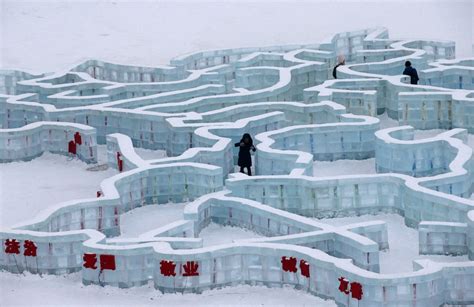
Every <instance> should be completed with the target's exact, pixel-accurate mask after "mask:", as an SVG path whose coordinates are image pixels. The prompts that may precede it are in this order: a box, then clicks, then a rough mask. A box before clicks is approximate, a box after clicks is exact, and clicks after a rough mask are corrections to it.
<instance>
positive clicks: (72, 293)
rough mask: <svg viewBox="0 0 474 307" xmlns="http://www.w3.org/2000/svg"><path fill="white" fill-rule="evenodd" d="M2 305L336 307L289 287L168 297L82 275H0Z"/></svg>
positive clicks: (239, 288) (147, 288)
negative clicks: (93, 280) (94, 282)
mask: <svg viewBox="0 0 474 307" xmlns="http://www.w3.org/2000/svg"><path fill="white" fill-rule="evenodd" d="M0 305H1V306H5V307H7V306H19V305H22V306H32V305H35V306H38V305H42V306H58V307H59V306H113V307H116V306H151V305H154V306H235V305H245V306H318V307H335V306H336V304H335V303H334V301H330V300H323V299H321V298H318V297H315V296H313V295H310V294H308V293H306V292H304V291H297V290H294V289H292V288H289V287H283V288H281V289H278V288H267V287H263V286H247V285H242V286H236V287H227V288H223V289H219V290H209V291H204V292H203V293H201V294H165V295H163V294H162V293H161V292H160V291H158V290H155V289H154V288H153V283H152V282H150V283H149V284H148V285H146V286H142V287H136V288H130V289H119V288H114V287H110V286H106V287H104V288H102V287H100V286H95V285H91V286H84V285H83V284H82V281H81V273H74V274H69V275H65V276H54V275H53V276H51V275H43V277H42V278H41V277H40V276H38V275H32V274H30V273H26V276H23V275H16V274H11V273H5V272H0Z"/></svg>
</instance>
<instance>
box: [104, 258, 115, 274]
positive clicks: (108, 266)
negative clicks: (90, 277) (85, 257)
mask: <svg viewBox="0 0 474 307" xmlns="http://www.w3.org/2000/svg"><path fill="white" fill-rule="evenodd" d="M100 269H101V270H112V271H115V256H114V255H100Z"/></svg>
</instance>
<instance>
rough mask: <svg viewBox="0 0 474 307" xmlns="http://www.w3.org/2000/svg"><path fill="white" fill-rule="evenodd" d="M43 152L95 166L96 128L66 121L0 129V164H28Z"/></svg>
mask: <svg viewBox="0 0 474 307" xmlns="http://www.w3.org/2000/svg"><path fill="white" fill-rule="evenodd" d="M70 142H72V144H70ZM71 146H72V148H71ZM45 151H48V152H52V153H58V154H62V155H74V156H76V157H78V158H79V159H80V160H82V161H84V162H86V163H96V162H97V143H96V129H94V128H92V127H90V126H86V125H82V124H74V123H67V122H37V123H33V124H29V125H26V126H23V127H21V128H13V129H0V162H12V161H28V160H31V159H34V158H36V157H38V156H40V155H42V154H43V152H45Z"/></svg>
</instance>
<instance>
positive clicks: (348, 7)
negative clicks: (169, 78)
mask: <svg viewBox="0 0 474 307" xmlns="http://www.w3.org/2000/svg"><path fill="white" fill-rule="evenodd" d="M242 2H243V3H242ZM380 2H382V1H363V4H362V5H361V3H360V1H354V0H352V1H341V0H339V1H328V0H319V1H316V0H314V1H296V0H295V1H243V0H238V1H237V0H226V1H191V0H187V1H186V0H180V1H166V0H163V1H149V0H142V1H126V0H125V1H123V0H104V1H70V0H69V1H52V0H49V1H48V0H42V1H24V0H1V1H0V48H1V49H0V67H8V68H22V69H27V70H39V71H56V70H58V69H63V68H65V67H69V66H70V65H71V64H72V63H75V62H77V61H81V60H83V59H85V58H98V59H102V60H105V61H115V62H120V63H128V64H137V65H159V64H167V63H169V59H170V58H172V57H175V56H177V55H180V54H184V53H190V52H195V51H200V50H206V49H216V48H238V47H251V46H268V45H280V44H293V43H298V44H299V43H311V42H320V41H322V40H323V39H326V38H328V37H330V36H332V35H333V34H334V33H337V32H343V31H349V30H355V29H363V28H372V27H375V26H385V27H387V28H388V29H389V31H390V34H391V36H392V37H394V38H423V39H430V38H431V39H444V40H454V41H455V42H456V55H457V57H467V56H471V55H472V45H473V41H474V37H473V25H472V12H473V2H472V1H470V0H460V1H451V0H441V1H408V0H398V1H393V0H390V1H387V0H385V1H383V3H380ZM403 2H404V3H403ZM32 50H34V52H32Z"/></svg>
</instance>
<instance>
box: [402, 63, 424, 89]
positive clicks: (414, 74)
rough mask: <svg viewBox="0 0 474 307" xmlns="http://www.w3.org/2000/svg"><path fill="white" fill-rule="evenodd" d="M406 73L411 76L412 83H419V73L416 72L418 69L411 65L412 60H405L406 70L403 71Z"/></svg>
mask: <svg viewBox="0 0 474 307" xmlns="http://www.w3.org/2000/svg"><path fill="white" fill-rule="evenodd" d="M403 74H404V75H407V76H410V83H411V84H418V80H420V79H419V78H418V73H417V72H416V69H415V68H413V67H411V62H410V61H406V62H405V70H404V71H403Z"/></svg>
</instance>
